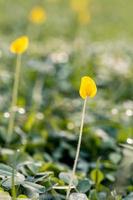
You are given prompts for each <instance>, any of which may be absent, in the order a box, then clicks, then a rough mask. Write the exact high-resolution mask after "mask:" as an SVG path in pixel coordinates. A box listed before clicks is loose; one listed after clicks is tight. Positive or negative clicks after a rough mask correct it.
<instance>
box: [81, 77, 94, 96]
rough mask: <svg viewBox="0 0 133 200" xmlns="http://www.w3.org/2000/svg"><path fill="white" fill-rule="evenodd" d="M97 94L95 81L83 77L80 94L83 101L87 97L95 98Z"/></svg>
mask: <svg viewBox="0 0 133 200" xmlns="http://www.w3.org/2000/svg"><path fill="white" fill-rule="evenodd" d="M96 93H97V87H96V83H95V81H94V80H93V79H92V78H90V77H89V76H83V77H82V78H81V84H80V90H79V94H80V96H81V97H82V98H83V99H86V98H87V97H94V96H95V95H96Z"/></svg>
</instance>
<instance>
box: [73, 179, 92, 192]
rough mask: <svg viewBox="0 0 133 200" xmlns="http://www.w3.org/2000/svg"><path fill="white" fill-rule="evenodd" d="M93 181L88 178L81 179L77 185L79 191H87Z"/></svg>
mask: <svg viewBox="0 0 133 200" xmlns="http://www.w3.org/2000/svg"><path fill="white" fill-rule="evenodd" d="M91 185H92V184H91V182H90V181H89V180H88V179H85V180H81V181H80V182H79V184H78V186H77V189H78V191H79V192H83V193H86V192H87V191H88V190H90V188H91Z"/></svg>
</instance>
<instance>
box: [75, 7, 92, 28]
mask: <svg viewBox="0 0 133 200" xmlns="http://www.w3.org/2000/svg"><path fill="white" fill-rule="evenodd" d="M78 20H79V23H80V24H83V25H85V24H88V23H89V22H90V20H91V16H90V13H89V12H87V10H85V11H81V12H79V13H78Z"/></svg>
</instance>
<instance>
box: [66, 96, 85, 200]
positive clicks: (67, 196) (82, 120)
mask: <svg viewBox="0 0 133 200" xmlns="http://www.w3.org/2000/svg"><path fill="white" fill-rule="evenodd" d="M86 102H87V98H86V99H85V100H84V105H83V111H82V118H81V126H80V133H79V139H78V145H77V151H76V156H75V160H74V165H73V170H72V176H71V179H70V182H69V186H68V190H67V195H66V200H68V198H69V194H70V191H71V186H72V183H73V180H74V176H75V172H76V168H77V163H78V158H79V153H80V147H81V141H82V134H83V126H84V118H85V109H86Z"/></svg>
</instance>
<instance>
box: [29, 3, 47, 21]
mask: <svg viewBox="0 0 133 200" xmlns="http://www.w3.org/2000/svg"><path fill="white" fill-rule="evenodd" d="M29 19H30V21H31V22H32V23H35V24H41V23H43V22H45V21H46V19H47V15H46V12H45V10H44V9H43V8H42V7H40V6H35V7H34V8H33V9H32V10H31V12H30V15H29Z"/></svg>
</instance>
